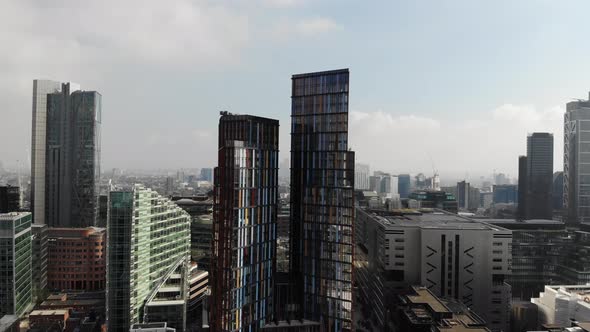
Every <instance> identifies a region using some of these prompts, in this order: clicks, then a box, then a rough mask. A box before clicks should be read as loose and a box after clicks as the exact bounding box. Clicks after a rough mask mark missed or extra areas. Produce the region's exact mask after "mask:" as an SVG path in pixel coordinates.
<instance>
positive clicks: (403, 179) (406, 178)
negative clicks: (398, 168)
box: [397, 174, 411, 198]
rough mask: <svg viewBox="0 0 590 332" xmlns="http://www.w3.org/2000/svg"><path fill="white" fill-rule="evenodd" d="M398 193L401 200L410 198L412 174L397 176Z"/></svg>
mask: <svg viewBox="0 0 590 332" xmlns="http://www.w3.org/2000/svg"><path fill="white" fill-rule="evenodd" d="M397 179H398V180H397V191H398V193H399V197H400V198H408V197H409V196H410V192H411V178H410V174H400V175H398V176H397Z"/></svg>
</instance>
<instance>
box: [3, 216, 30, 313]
mask: <svg viewBox="0 0 590 332" xmlns="http://www.w3.org/2000/svg"><path fill="white" fill-rule="evenodd" d="M32 221H33V218H32V216H31V214H30V213H29V212H22V213H17V212H11V213H4V214H0V317H2V316H4V315H15V316H17V317H21V316H22V315H24V314H25V313H27V312H28V311H29V310H30V309H32V304H33V286H32V284H33V275H32V258H31V252H32V249H33V245H32V242H31V237H32V236H31V223H32Z"/></svg>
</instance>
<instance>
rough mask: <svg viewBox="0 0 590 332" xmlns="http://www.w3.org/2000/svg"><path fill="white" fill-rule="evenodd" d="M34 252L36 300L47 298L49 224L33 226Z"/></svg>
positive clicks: (34, 293)
mask: <svg viewBox="0 0 590 332" xmlns="http://www.w3.org/2000/svg"><path fill="white" fill-rule="evenodd" d="M31 232H32V241H33V252H32V266H33V271H34V273H33V299H34V301H35V302H39V301H43V300H45V295H47V293H48V290H47V256H48V254H47V225H45V224H33V225H32V226H31Z"/></svg>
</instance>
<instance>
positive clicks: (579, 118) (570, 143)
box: [563, 100, 590, 223]
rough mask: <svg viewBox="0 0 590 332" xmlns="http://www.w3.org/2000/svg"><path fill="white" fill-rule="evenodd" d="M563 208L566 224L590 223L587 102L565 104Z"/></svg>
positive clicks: (589, 110)
mask: <svg viewBox="0 0 590 332" xmlns="http://www.w3.org/2000/svg"><path fill="white" fill-rule="evenodd" d="M563 207H564V209H565V210H566V213H567V214H568V218H567V220H568V222H570V223H580V222H588V221H590V101H589V100H579V101H573V102H569V103H567V107H566V112H565V116H564V139H563Z"/></svg>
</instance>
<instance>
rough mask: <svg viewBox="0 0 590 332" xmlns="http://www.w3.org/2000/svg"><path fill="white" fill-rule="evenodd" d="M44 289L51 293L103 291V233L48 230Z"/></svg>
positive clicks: (93, 228) (101, 230) (104, 282)
mask: <svg viewBox="0 0 590 332" xmlns="http://www.w3.org/2000/svg"><path fill="white" fill-rule="evenodd" d="M47 251H48V258H47V262H48V264H47V287H48V288H49V289H51V290H53V291H72V290H78V291H104V290H105V287H106V229H104V228H96V227H87V228H49V229H48V230H47Z"/></svg>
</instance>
